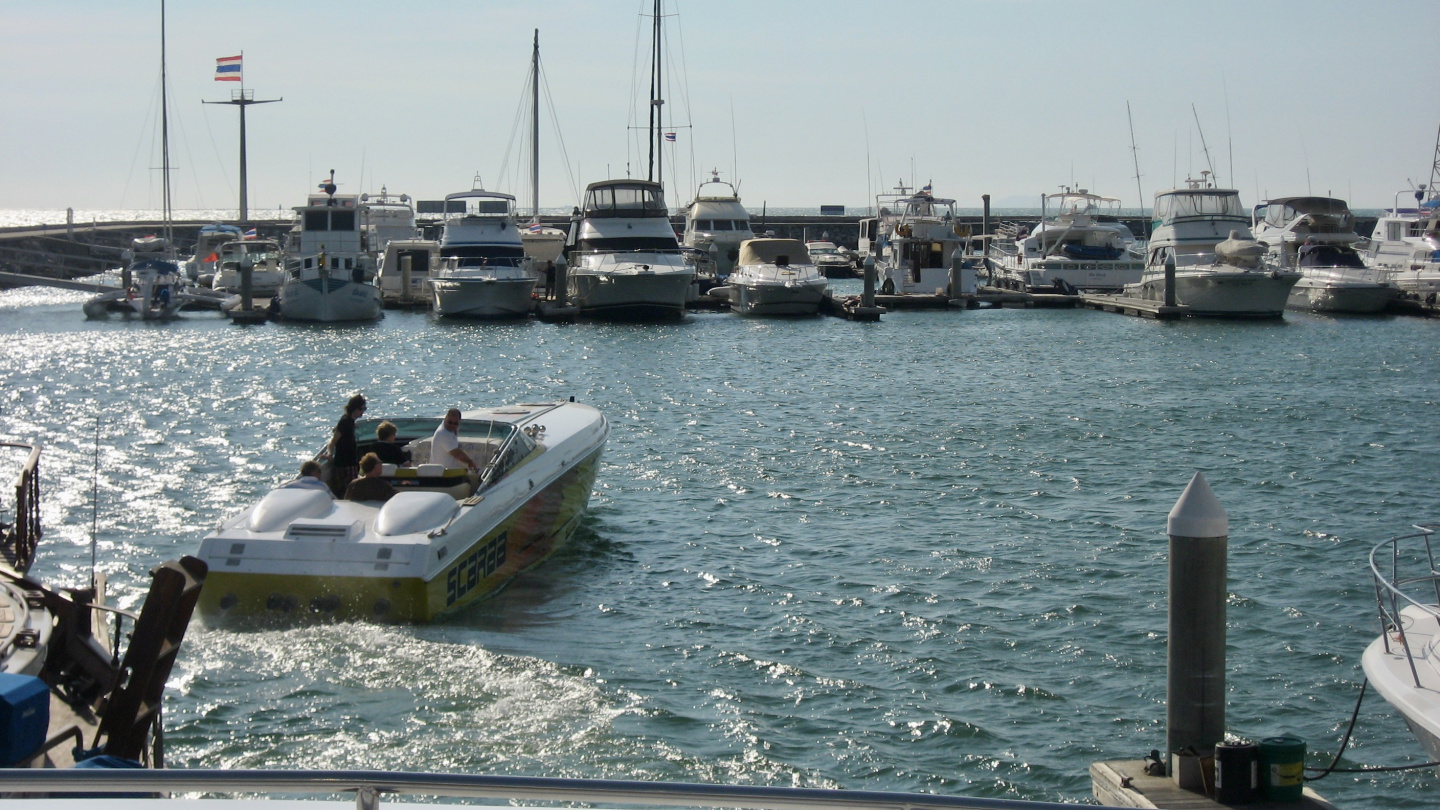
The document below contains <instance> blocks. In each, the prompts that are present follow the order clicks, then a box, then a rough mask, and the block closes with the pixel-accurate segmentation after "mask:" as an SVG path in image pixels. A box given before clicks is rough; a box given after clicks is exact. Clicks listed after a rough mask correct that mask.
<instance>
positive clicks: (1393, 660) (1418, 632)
mask: <svg viewBox="0 0 1440 810" xmlns="http://www.w3.org/2000/svg"><path fill="white" fill-rule="evenodd" d="M1415 528H1416V530H1417V531H1416V533H1414V534H1409V535H1404V536H1401V537H1395V538H1392V539H1390V540H1386V541H1385V542H1383V543H1381V544H1380V545H1378V546H1376V547H1375V548H1374V549H1373V550H1372V551H1371V552H1370V573H1371V576H1372V577H1373V578H1374V581H1375V598H1376V602H1377V603H1378V605H1379V608H1380V625H1381V628H1382V632H1381V635H1380V637H1379V638H1376V639H1375V640H1374V641H1372V642H1370V646H1368V647H1366V648H1365V653H1364V655H1362V656H1361V658H1360V664H1361V666H1362V668H1363V669H1364V670H1365V677H1366V678H1367V679H1369V681H1370V683H1371V684H1372V685H1374V687H1375V691H1377V692H1379V693H1380V695H1381V696H1382V697H1384V698H1385V700H1387V701H1389V703H1390V705H1391V706H1394V707H1395V709H1396V710H1397V711H1399V712H1400V715H1401V716H1402V717H1404V718H1405V723H1406V724H1407V725H1408V726H1410V731H1411V732H1413V733H1414V734H1415V738H1416V739H1418V740H1419V741H1420V744H1421V745H1422V746H1423V747H1424V748H1425V751H1426V752H1427V753H1428V754H1429V756H1430V759H1437V760H1440V604H1436V603H1437V601H1440V600H1437V598H1436V594H1437V593H1440V590H1437V588H1440V574H1437V572H1436V570H1435V565H1434V562H1433V561H1434V559H1435V554H1436V553H1437V552H1440V548H1436V547H1435V546H1436V543H1435V540H1436V537H1435V529H1436V526H1435V525H1428V526H1417V527H1415Z"/></svg>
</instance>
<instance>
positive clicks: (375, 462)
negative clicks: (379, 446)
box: [360, 453, 380, 478]
mask: <svg viewBox="0 0 1440 810" xmlns="http://www.w3.org/2000/svg"><path fill="white" fill-rule="evenodd" d="M360 472H361V473H363V474H364V475H365V477H366V478H370V477H372V476H376V475H379V474H380V457H379V456H377V455H375V454H374V453H366V454H365V455H363V456H361V457H360Z"/></svg>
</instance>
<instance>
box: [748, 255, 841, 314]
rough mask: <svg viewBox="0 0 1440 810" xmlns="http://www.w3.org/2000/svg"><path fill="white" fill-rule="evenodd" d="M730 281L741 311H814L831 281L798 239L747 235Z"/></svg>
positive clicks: (783, 312) (797, 312)
mask: <svg viewBox="0 0 1440 810" xmlns="http://www.w3.org/2000/svg"><path fill="white" fill-rule="evenodd" d="M727 283H728V284H729V287H730V308H731V309H732V310H734V311H735V312H736V313H738V314H740V315H814V314H815V313H817V312H819V311H820V302H821V300H822V299H823V298H824V297H825V288H826V287H827V286H828V285H829V282H828V281H826V280H825V276H824V275H822V274H821V273H820V270H819V268H817V267H816V266H815V265H814V264H811V262H810V254H809V252H808V251H807V250H806V249H805V243H803V242H801V241H800V240H798V239H747V240H746V241H745V242H743V243H742V244H741V245H740V253H739V258H738V259H737V261H736V265H735V270H734V272H732V273H731V274H730V278H729V281H728V282H727Z"/></svg>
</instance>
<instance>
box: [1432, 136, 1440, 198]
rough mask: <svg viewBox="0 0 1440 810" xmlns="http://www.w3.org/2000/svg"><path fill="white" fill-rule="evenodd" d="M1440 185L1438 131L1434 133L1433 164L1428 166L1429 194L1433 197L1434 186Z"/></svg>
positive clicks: (1439, 140) (1439, 138)
mask: <svg viewBox="0 0 1440 810" xmlns="http://www.w3.org/2000/svg"><path fill="white" fill-rule="evenodd" d="M1436 183H1440V131H1437V132H1436V133H1435V162H1434V163H1432V164H1431V165H1430V194H1431V196H1434V195H1435V188H1436V186H1435V184H1436Z"/></svg>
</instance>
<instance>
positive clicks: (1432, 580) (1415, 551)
mask: <svg viewBox="0 0 1440 810" xmlns="http://www.w3.org/2000/svg"><path fill="white" fill-rule="evenodd" d="M1437 526H1440V524H1434V523H1430V524H1422V525H1417V526H1415V529H1416V531H1415V533H1414V534H1405V535H1401V536H1399V537H1392V538H1390V539H1389V540H1386V541H1385V542H1383V543H1380V544H1379V545H1377V546H1375V548H1373V549H1371V550H1370V575H1371V576H1372V577H1373V578H1374V580H1375V604H1376V607H1378V608H1379V611H1380V637H1381V638H1382V639H1383V640H1384V643H1385V652H1387V653H1393V652H1394V650H1393V649H1391V646H1390V645H1391V643H1392V642H1393V643H1398V644H1399V645H1400V648H1401V649H1403V650H1404V652H1405V658H1406V660H1407V661H1408V662H1409V664H1410V677H1412V678H1414V680H1415V686H1416V687H1419V686H1420V674H1419V672H1417V671H1416V669H1415V654H1414V651H1412V650H1411V649H1410V638H1409V636H1408V635H1407V634H1406V632H1405V622H1404V617H1402V616H1401V615H1400V612H1401V611H1402V610H1404V609H1405V608H1407V607H1415V608H1418V609H1420V610H1421V611H1423V612H1425V613H1427V614H1429V616H1430V617H1431V618H1433V619H1435V620H1436V622H1440V571H1437V570H1436V568H1435V548H1434V544H1433V543H1432V541H1431V538H1432V537H1433V536H1434V535H1435V529H1436V527H1437Z"/></svg>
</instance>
